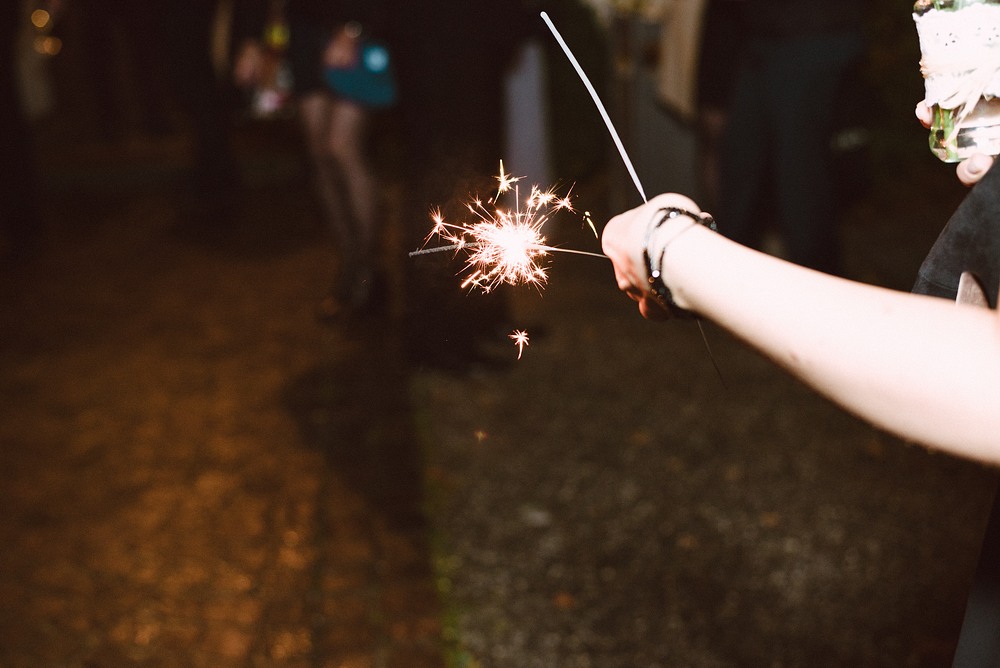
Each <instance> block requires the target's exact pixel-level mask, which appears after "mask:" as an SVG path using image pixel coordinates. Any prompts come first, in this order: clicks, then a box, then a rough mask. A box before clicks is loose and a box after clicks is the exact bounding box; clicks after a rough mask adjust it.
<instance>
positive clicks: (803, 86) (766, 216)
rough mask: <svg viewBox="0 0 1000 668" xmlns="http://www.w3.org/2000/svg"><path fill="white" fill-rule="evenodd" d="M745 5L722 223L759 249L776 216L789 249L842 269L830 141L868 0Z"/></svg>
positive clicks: (723, 160)
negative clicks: (865, 2)
mask: <svg viewBox="0 0 1000 668" xmlns="http://www.w3.org/2000/svg"><path fill="white" fill-rule="evenodd" d="M742 4H743V5H744V6H743V8H742V18H741V20H742V25H743V27H744V33H745V34H744V35H743V36H742V38H741V39H742V45H741V46H742V48H741V50H740V53H739V61H738V63H737V65H736V67H737V73H736V80H735V82H734V83H733V90H732V93H731V95H732V97H731V99H730V106H729V113H728V114H727V116H726V127H725V131H724V136H723V138H722V143H721V146H720V149H719V153H718V174H719V192H718V210H717V219H718V222H719V230H720V231H721V232H722V233H723V234H725V235H726V236H728V237H730V238H731V239H734V240H735V241H738V242H740V243H741V244H745V245H748V246H751V247H755V248H760V247H761V245H762V243H763V242H764V241H765V233H766V232H767V231H768V230H767V227H768V224H769V223H771V222H773V223H775V224H776V226H777V231H778V233H779V235H780V236H779V240H780V241H781V245H782V246H783V254H784V256H785V257H787V258H788V259H789V260H791V261H792V262H795V263H797V264H801V265H804V266H807V267H811V268H814V269H819V270H821V271H826V272H833V273H839V272H840V270H841V267H840V263H841V258H840V241H839V239H838V230H837V220H836V215H837V214H836V211H837V207H836V201H835V190H834V184H833V173H832V169H831V150H830V142H831V139H832V137H833V133H834V120H835V114H836V112H837V108H838V107H837V105H836V100H837V95H838V93H839V92H840V91H841V86H842V84H843V82H844V80H845V75H846V74H847V73H848V72H849V70H850V68H851V67H852V66H853V65H854V64H855V63H856V62H857V61H858V60H859V59H860V58H861V57H862V56H863V54H864V40H863V31H862V25H863V8H864V3H863V2H862V0H840V1H839V2H830V1H829V0H745V2H743V3H742ZM765 198H766V199H765ZM764 204H766V207H765V206H763V205H764ZM772 210H773V214H772Z"/></svg>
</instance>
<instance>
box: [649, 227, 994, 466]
mask: <svg viewBox="0 0 1000 668" xmlns="http://www.w3.org/2000/svg"><path fill="white" fill-rule="evenodd" d="M664 272H665V277H666V282H667V284H668V285H669V286H670V287H671V288H672V290H673V293H674V297H675V299H676V301H677V302H678V303H679V304H680V305H681V306H683V307H686V308H689V309H691V310H693V311H696V312H698V313H699V314H701V315H703V316H705V317H707V318H709V319H711V320H713V321H715V322H717V323H719V324H720V325H721V326H723V327H725V328H726V329H728V330H730V331H731V332H733V333H734V334H735V335H737V336H739V337H740V338H742V339H744V340H746V341H747V342H748V343H749V344H750V345H752V346H753V347H755V348H757V349H759V350H760V351H761V352H762V353H764V354H765V355H767V356H768V357H770V358H772V359H773V360H774V361H775V362H777V363H778V364H780V365H781V366H782V367H784V368H786V369H787V370H789V371H790V372H791V373H792V374H793V375H795V376H797V377H799V378H801V379H802V380H803V381H805V382H806V383H808V384H809V385H811V386H813V387H814V388H815V389H817V390H818V391H819V392H821V393H822V394H824V395H826V396H827V397H829V398H830V399H832V400H833V401H835V402H837V403H839V404H840V405H842V406H843V407H845V408H846V409H847V410H849V411H851V412H853V413H855V414H857V415H858V416H860V417H862V418H865V419H867V420H869V421H871V422H873V423H874V424H876V425H878V426H880V427H883V428H885V429H887V430H889V431H892V432H894V433H897V434H899V435H901V436H903V437H905V438H908V439H912V440H915V441H919V442H922V443H925V444H928V445H934V446H937V447H941V448H944V449H947V450H950V451H952V452H955V453H957V454H961V455H964V456H968V457H973V458H977V459H983V460H989V461H993V462H1000V391H998V390H1000V321H998V319H997V316H996V314H995V313H994V312H990V311H986V310H984V309H977V308H972V307H963V306H958V305H955V304H953V303H950V302H948V301H945V300H941V299H934V298H929V297H921V296H917V295H910V294H906V293H901V292H896V291H890V290H886V289H883V288H877V287H874V286H869V285H863V284H860V283H856V282H851V281H847V280H843V279H839V278H835V277H832V276H828V275H824V274H820V273H817V272H814V271H811V270H808V269H804V268H802V267H798V266H795V265H791V264H788V263H786V262H783V261H781V260H777V259H775V258H772V257H769V256H766V255H763V254H760V253H757V252H755V251H752V250H749V249H747V248H744V247H742V246H739V245H737V244H735V243H733V242H731V241H728V240H726V239H724V238H723V237H721V236H719V235H717V234H714V233H712V232H710V231H708V230H706V229H703V228H696V229H690V230H687V231H685V232H684V233H683V234H682V235H681V236H679V237H677V238H676V239H674V240H673V241H672V242H671V244H670V246H669V248H668V250H667V254H666V256H665V261H664Z"/></svg>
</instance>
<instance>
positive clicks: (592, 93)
mask: <svg viewBox="0 0 1000 668" xmlns="http://www.w3.org/2000/svg"><path fill="white" fill-rule="evenodd" d="M541 16H542V20H543V21H545V25H547V26H548V27H549V30H551V31H552V36H553V37H555V38H556V41H557V42H559V46H560V47H562V50H563V53H565V54H566V57H567V58H568V59H569V62H570V64H572V65H573V69H575V70H576V73H577V74H578V75H579V76H580V80H581V81H583V85H584V86H586V88H587V91H588V92H589V93H590V97H591V98H593V100H594V104H595V105H597V110H598V111H599V112H600V113H601V118H603V119H604V124H605V125H606V126H607V127H608V132H610V133H611V138H612V139H613V140H614V142H615V146H616V147H617V148H618V153H619V154H620V155H621V157H622V161H623V162H624V163H625V168H626V169H628V173H629V175H630V176H631V177H632V182H633V183H635V188H636V190H638V191H639V196H640V197H642V201H643V202H645V201H646V192H645V191H644V190H643V189H642V183H640V182H639V175H638V174H636V172H635V167H633V166H632V160H630V159H629V157H628V152H627V151H626V150H625V146H624V145H623V144H622V140H621V137H619V136H618V131H617V130H616V129H615V124H614V123H612V122H611V117H610V116H609V115H608V111H607V109H605V108H604V103H603V102H601V97H600V95H598V94H597V90H596V89H595V88H594V85H593V84H592V83H590V78H589V77H588V76H587V73H586V72H584V71H583V68H582V67H581V66H580V63H579V61H577V59H576V56H574V55H573V52H572V51H571V50H570V48H569V45H568V44H566V40H564V39H563V38H562V35H561V34H559V31H558V30H557V29H556V26H555V24H554V23H552V20H551V19H550V18H549V15H548V14H547V13H546V12H542V14H541Z"/></svg>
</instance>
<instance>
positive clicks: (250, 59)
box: [233, 40, 264, 88]
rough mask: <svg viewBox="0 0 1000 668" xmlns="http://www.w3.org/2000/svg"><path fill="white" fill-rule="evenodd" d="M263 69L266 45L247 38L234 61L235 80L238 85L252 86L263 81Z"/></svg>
mask: <svg viewBox="0 0 1000 668" xmlns="http://www.w3.org/2000/svg"><path fill="white" fill-rule="evenodd" d="M263 71H264V47H262V46H261V45H260V42H257V41H255V40H247V41H246V42H244V43H243V45H242V46H240V49H239V51H238V52H237V54H236V59H235V60H234V61H233V81H234V82H235V83H236V85H237V86H240V87H244V88H250V87H253V86H256V85H257V84H259V83H260V82H261V79H262V78H263Z"/></svg>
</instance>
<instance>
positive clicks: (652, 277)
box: [642, 206, 717, 315]
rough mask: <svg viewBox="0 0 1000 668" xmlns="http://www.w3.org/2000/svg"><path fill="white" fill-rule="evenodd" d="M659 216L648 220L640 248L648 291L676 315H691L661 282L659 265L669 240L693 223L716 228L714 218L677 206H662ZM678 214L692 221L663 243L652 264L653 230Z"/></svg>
mask: <svg viewBox="0 0 1000 668" xmlns="http://www.w3.org/2000/svg"><path fill="white" fill-rule="evenodd" d="M657 213H658V214H660V215H659V216H657V217H656V218H654V219H653V220H652V221H650V225H649V227H648V228H647V229H646V240H645V243H644V244H643V248H642V259H643V260H644V261H645V262H646V273H647V276H648V279H647V280H648V281H649V291H650V293H652V295H653V297H654V298H655V299H656V300H657V301H658V302H659V303H660V304H661V305H663V306H664V307H666V308H668V309H670V310H671V311H673V312H674V313H676V314H678V315H691V314H690V312H689V311H687V310H685V309H683V308H681V307H680V306H678V305H677V303H676V302H675V301H674V297H673V294H672V293H671V292H670V288H668V287H667V285H666V283H664V282H663V273H662V272H661V267H662V266H663V256H664V255H665V254H666V252H667V246H669V245H670V242H671V241H673V240H674V239H676V238H677V237H679V236H680V235H681V234H683V233H684V232H686V231H687V230H688V229H690V228H691V227H694V226H695V225H704V226H705V227H707V228H709V229H710V230H713V231H714V230H716V229H717V227H716V224H715V219H714V218H712V216H711V215H710V214H707V213H704V212H702V213H695V212H694V211H688V210H687V209H681V208H679V207H675V206H670V207H664V208H662V209H659V210H658V211H657ZM679 216H685V217H687V218H690V219H691V221H692V223H691V225H690V226H689V227H686V228H684V229H683V230H681V231H680V232H678V233H677V234H675V235H674V236H673V237H671V238H670V239H669V240H668V241H667V243H665V244H664V245H663V248H661V249H660V255H659V257H658V258H657V262H656V265H655V266H654V264H653V261H652V258H651V257H650V255H649V241H650V239H651V238H652V236H653V232H654V231H655V230H657V229H659V227H660V226H661V225H663V224H664V223H665V222H667V221H668V220H673V219H674V218H677V217H679Z"/></svg>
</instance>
